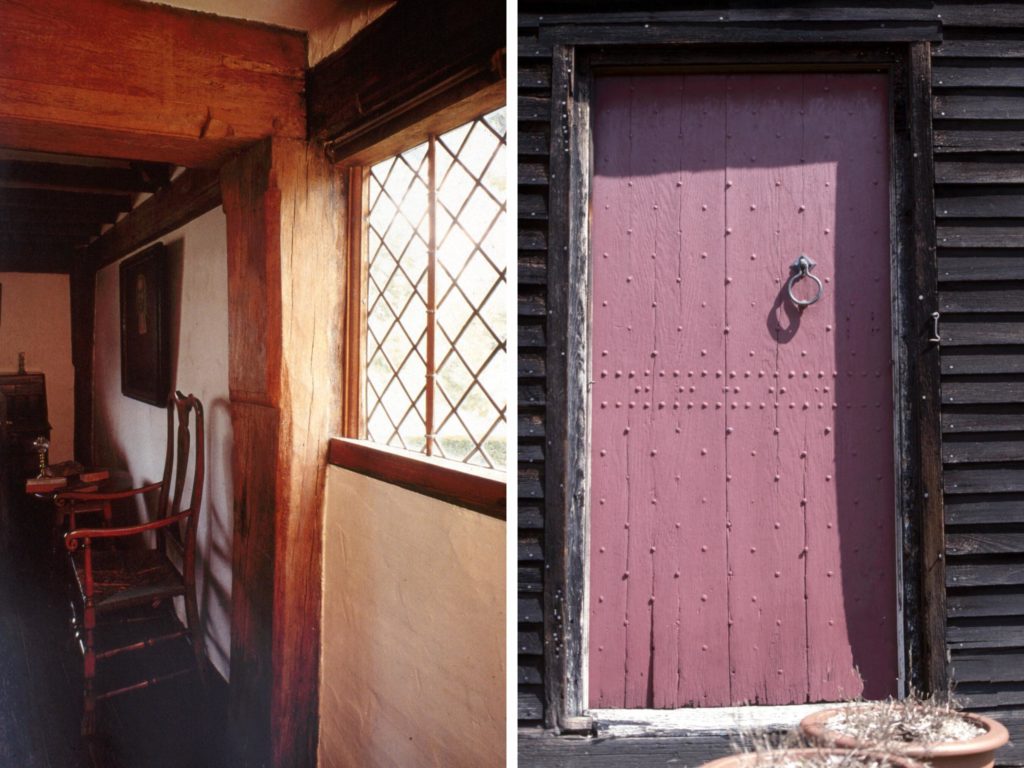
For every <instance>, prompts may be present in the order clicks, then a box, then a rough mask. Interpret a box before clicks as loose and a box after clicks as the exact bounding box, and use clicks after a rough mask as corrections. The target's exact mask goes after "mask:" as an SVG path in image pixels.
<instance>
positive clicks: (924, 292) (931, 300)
mask: <svg viewBox="0 0 1024 768" xmlns="http://www.w3.org/2000/svg"><path fill="white" fill-rule="evenodd" d="M909 68H910V72H909V82H908V87H909V89H910V98H909V100H908V110H909V115H910V144H911V146H910V149H911V158H912V160H911V163H912V171H911V185H912V191H911V195H912V200H913V209H912V213H911V215H912V221H913V238H914V240H913V273H914V281H915V282H914V288H913V294H914V295H915V296H922V297H924V300H922V301H915V302H913V303H914V305H915V306H914V310H913V312H914V315H913V319H914V328H915V330H916V333H915V335H914V342H915V343H914V344H913V346H912V347H911V350H912V351H911V355H912V358H913V360H914V365H915V368H914V376H915V378H916V381H915V384H916V388H915V389H916V391H915V396H914V398H913V401H914V402H913V405H914V406H916V407H917V409H916V413H915V414H914V415H915V417H916V418H915V421H916V427H917V441H916V442H917V445H916V448H917V451H919V453H918V456H919V457H920V466H919V476H920V480H919V486H918V489H917V492H918V500H919V502H920V508H921V559H920V563H921V603H922V605H921V617H922V619H923V624H924V626H923V628H922V632H921V635H922V644H923V651H924V667H925V670H924V671H925V678H924V681H925V683H926V684H927V686H928V689H929V691H928V692H929V693H934V694H937V695H939V696H945V695H946V694H947V693H948V688H949V672H948V669H947V664H946V561H945V548H946V540H945V528H944V525H945V523H944V509H943V499H942V433H941V428H940V425H939V407H940V402H939V370H940V369H939V346H938V345H937V344H932V343H929V342H928V341H927V339H928V338H929V336H930V329H931V312H932V311H933V310H934V309H936V307H937V302H938V287H937V286H938V274H937V264H936V260H935V259H936V257H935V166H934V160H933V155H932V90H931V83H932V67H931V46H930V45H929V44H928V43H912V44H911V45H910V59H909Z"/></svg>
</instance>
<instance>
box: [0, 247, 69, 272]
mask: <svg viewBox="0 0 1024 768" xmlns="http://www.w3.org/2000/svg"><path fill="white" fill-rule="evenodd" d="M74 259H75V249H74V248H72V247H71V246H68V245H54V244H46V245H35V246H28V245H25V244H22V243H10V244H6V243H3V242H2V241H0V272H57V273H61V274H69V273H70V272H71V265H72V264H73V263H74Z"/></svg>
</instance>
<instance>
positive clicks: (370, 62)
mask: <svg viewBox="0 0 1024 768" xmlns="http://www.w3.org/2000/svg"><path fill="white" fill-rule="evenodd" d="M504 79H505V4H504V2H503V0H423V1H422V2H417V3H398V4H396V5H395V6H394V7H393V8H391V9H390V10H389V11H387V12H386V13H385V14H384V15H383V16H381V17H380V18H379V19H377V20H376V21H375V22H374V23H373V24H371V25H370V26H368V27H367V28H366V29H364V30H363V31H362V32H360V33H359V34H358V35H356V37H355V38H353V39H352V40H351V42H349V43H348V45H346V46H345V47H343V48H341V49H340V50H338V51H336V52H335V53H333V54H332V55H330V56H328V57H327V58H326V59H324V60H323V61H321V62H320V63H319V64H317V65H316V66H315V67H314V68H313V69H312V70H310V72H309V77H308V92H309V97H308V107H307V109H308V113H309V134H310V136H311V137H313V138H316V139H319V140H321V141H324V142H325V143H327V144H328V145H329V147H328V150H329V154H330V156H331V158H332V159H333V160H335V161H342V160H345V159H350V158H351V157H352V156H353V155H355V154H356V153H358V152H362V151H363V150H366V149H367V148H368V147H373V146H376V145H377V144H379V143H380V142H382V141H385V140H387V139H388V138H389V137H391V136H393V135H395V134H397V133H399V132H401V131H404V130H406V129H409V128H410V127H411V126H414V125H416V124H419V123H421V122H422V121H424V120H428V119H430V118H431V116H432V115H435V114H436V113H438V112H439V111H441V110H444V109H447V108H449V107H451V106H453V105H455V104H459V103H463V102H465V101H466V100H467V99H470V98H473V97H474V96H476V95H477V94H479V93H480V92H481V91H485V90H488V89H489V90H490V93H491V94H492V96H493V95H494V94H495V93H496V92H497V94H498V96H499V97H501V98H503V96H504V92H503V90H504V85H503V83H504ZM472 116H473V115H467V116H466V118H465V119H468V117H472ZM366 159H367V158H365V157H360V161H363V160H366Z"/></svg>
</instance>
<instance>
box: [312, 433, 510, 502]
mask: <svg viewBox="0 0 1024 768" xmlns="http://www.w3.org/2000/svg"><path fill="white" fill-rule="evenodd" d="M327 461H328V463H330V464H333V465H334V466H336V467H341V468H343V469H348V470H351V471H352V472H359V473H360V474H363V475H367V476H369V477H375V478H377V479H378V480H383V481H384V482H386V483H392V484H393V485H398V486H401V487H402V488H407V489H408V490H410V491H415V492H416V493H421V494H423V495H425V496H432V497H433V498H435V499H441V500H442V501H447V502H449V503H451V504H456V505H458V506H460V507H466V508H467V509H472V510H474V511H476V512H480V513H482V514H485V515H488V516H490V517H494V518H497V519H498V520H504V519H505V478H504V476H503V475H502V474H501V473H499V472H496V471H494V470H487V469H481V468H479V467H473V466H470V465H468V464H466V465H458V464H455V463H454V462H450V461H445V460H443V459H437V458H433V457H429V456H420V455H418V454H415V453H408V452H406V451H399V450H396V449H394V448H386V447H384V446H381V445H376V444H374V443H368V442H365V441H363V440H352V439H350V438H340V437H334V438H331V441H330V445H329V446H328V449H327Z"/></svg>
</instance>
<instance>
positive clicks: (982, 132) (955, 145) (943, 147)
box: [932, 121, 1024, 157]
mask: <svg viewBox="0 0 1024 768" xmlns="http://www.w3.org/2000/svg"><path fill="white" fill-rule="evenodd" d="M932 146H933V148H934V151H935V155H936V157H938V156H941V155H945V154H950V153H956V154H959V155H964V154H966V153H969V152H1015V151H1024V129H1021V128H1020V127H1017V126H1016V125H1015V124H1006V123H1003V124H1001V125H992V124H990V123H982V122H974V123H973V124H971V123H968V124H967V125H966V126H964V125H960V124H959V122H958V121H947V122H943V123H939V124H937V125H936V126H935V128H934V131H933V132H932Z"/></svg>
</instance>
